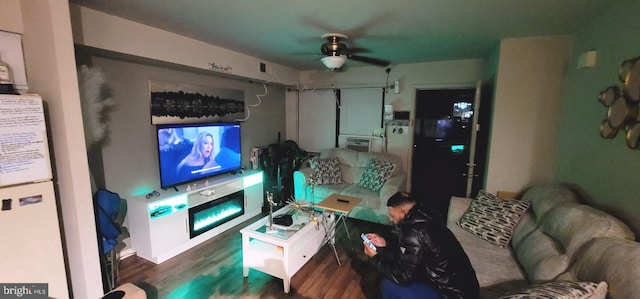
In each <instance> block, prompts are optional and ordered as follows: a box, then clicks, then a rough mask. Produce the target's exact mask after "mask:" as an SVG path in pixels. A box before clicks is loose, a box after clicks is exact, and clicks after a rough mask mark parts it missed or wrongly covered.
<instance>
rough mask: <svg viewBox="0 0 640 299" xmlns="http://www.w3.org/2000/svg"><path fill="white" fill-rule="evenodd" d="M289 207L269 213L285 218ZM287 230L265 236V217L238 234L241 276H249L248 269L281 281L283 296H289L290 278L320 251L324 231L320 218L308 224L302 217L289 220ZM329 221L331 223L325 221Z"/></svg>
mask: <svg viewBox="0 0 640 299" xmlns="http://www.w3.org/2000/svg"><path fill="white" fill-rule="evenodd" d="M290 211H291V207H289V206H286V207H283V208H281V209H280V210H278V211H276V212H274V213H273V215H274V216H277V215H282V214H286V213H288V212H290ZM292 217H293V218H294V221H293V224H292V225H291V226H289V227H283V226H277V225H276V228H277V231H276V232H269V233H267V226H269V216H266V217H264V218H262V219H260V220H258V221H256V222H254V223H252V224H250V225H249V226H247V227H245V228H243V229H242V230H240V233H241V234H242V275H243V276H244V277H248V276H249V269H255V270H258V271H260V272H264V273H266V274H269V275H272V276H274V277H278V278H281V279H282V283H283V285H284V292H285V293H289V290H290V283H291V277H292V276H293V275H294V274H296V272H298V270H300V268H302V266H303V265H304V264H306V263H307V262H308V261H309V260H310V259H311V258H312V257H313V256H314V255H315V254H316V253H317V252H318V250H319V249H320V248H321V247H322V245H323V244H324V242H326V239H325V230H324V227H323V221H325V220H324V219H323V218H322V217H319V218H320V219H318V220H317V222H310V221H309V215H308V214H306V213H299V212H298V213H296V214H294V215H293V216H292ZM326 221H331V220H326Z"/></svg>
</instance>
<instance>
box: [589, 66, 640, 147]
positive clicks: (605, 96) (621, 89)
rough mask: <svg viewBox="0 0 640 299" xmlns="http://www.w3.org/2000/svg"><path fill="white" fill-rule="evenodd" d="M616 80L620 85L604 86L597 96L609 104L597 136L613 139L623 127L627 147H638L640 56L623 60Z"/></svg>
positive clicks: (639, 129)
mask: <svg viewBox="0 0 640 299" xmlns="http://www.w3.org/2000/svg"><path fill="white" fill-rule="evenodd" d="M618 79H619V80H620V82H621V84H618V85H613V86H609V87H607V88H606V89H605V90H603V91H602V92H600V95H599V96H598V101H600V103H601V104H602V105H604V106H605V107H608V109H607V118H605V120H604V121H603V122H602V124H601V125H600V136H602V137H603V138H608V139H612V138H615V137H616V136H617V135H618V132H619V131H620V130H624V131H625V132H626V141H627V146H628V147H629V148H631V149H640V147H639V145H640V142H639V141H640V119H638V109H639V105H640V56H638V57H635V58H631V59H628V60H625V61H623V62H622V64H621V65H620V70H619V71H618Z"/></svg>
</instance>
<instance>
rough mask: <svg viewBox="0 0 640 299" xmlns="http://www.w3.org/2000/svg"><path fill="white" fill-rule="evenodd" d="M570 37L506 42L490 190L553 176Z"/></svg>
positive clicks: (498, 81) (501, 58)
mask: <svg viewBox="0 0 640 299" xmlns="http://www.w3.org/2000/svg"><path fill="white" fill-rule="evenodd" d="M571 46H572V39H571V38H570V37H567V36H556V37H533V38H517V39H506V40H502V42H501V44H500V54H499V55H500V56H499V63H498V73H497V78H496V88H495V96H494V107H493V124H492V130H491V141H490V152H489V164H488V173H487V182H486V189H487V190H488V191H489V192H496V191H497V190H510V191H519V190H520V189H522V188H523V187H525V186H527V185H529V184H531V183H535V182H547V181H552V180H553V165H554V162H555V148H556V142H557V141H556V140H557V136H558V128H559V122H560V113H561V111H560V110H561V101H562V95H563V88H564V81H565V76H566V72H567V67H568V59H569V57H570V55H571Z"/></svg>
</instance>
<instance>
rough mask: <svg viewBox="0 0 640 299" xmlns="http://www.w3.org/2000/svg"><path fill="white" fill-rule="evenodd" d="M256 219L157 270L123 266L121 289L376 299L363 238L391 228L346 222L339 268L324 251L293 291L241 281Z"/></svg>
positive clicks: (258, 279) (273, 283) (255, 276)
mask: <svg viewBox="0 0 640 299" xmlns="http://www.w3.org/2000/svg"><path fill="white" fill-rule="evenodd" d="M263 216H264V215H260V216H256V217H254V218H252V219H250V220H248V221H246V222H245V223H243V224H241V225H238V226H236V227H235V228H232V229H230V230H229V231H227V232H225V233H223V234H220V235H218V236H216V237H214V238H212V239H210V240H207V241H206V242H204V243H202V244H200V245H198V246H196V247H194V248H192V249H190V250H188V251H185V252H183V253H182V254H180V255H178V256H176V257H174V258H172V259H170V260H168V261H166V262H164V263H162V264H160V265H155V264H154V263H152V262H149V261H146V260H144V259H142V258H139V257H137V256H131V257H128V258H125V259H124V260H122V261H121V262H120V274H119V277H118V280H117V284H118V285H120V284H124V283H127V282H131V283H134V284H136V285H138V286H139V287H141V288H143V289H144V290H145V291H146V292H147V297H148V298H150V299H155V298H168V299H177V298H189V299H191V298H193V299H200V298H313V299H315V298H327V299H331V298H349V299H352V298H378V289H379V287H378V282H379V279H380V276H379V274H378V273H377V272H376V271H375V270H373V269H372V268H371V267H370V266H369V265H368V264H367V263H366V256H365V255H364V253H362V242H361V239H360V233H361V232H381V233H384V234H386V233H388V232H389V230H390V228H391V227H389V226H385V225H380V224H375V223H370V222H366V221H360V220H355V219H350V218H349V219H347V227H348V228H349V232H350V234H351V236H350V238H349V239H347V236H346V232H345V230H344V228H343V227H339V230H338V231H337V234H336V248H337V252H338V256H339V257H340V261H341V262H342V266H338V264H337V262H336V259H335V256H334V255H333V250H332V249H331V247H330V246H328V245H325V246H323V247H322V248H321V249H320V251H319V252H318V253H317V254H316V256H314V257H313V258H312V259H311V260H310V261H309V262H308V263H307V264H306V265H304V266H303V267H302V268H301V269H300V270H299V271H298V273H296V275H294V276H293V278H292V279H291V291H290V292H289V293H288V294H287V293H284V291H283V286H282V280H281V279H279V278H274V277H272V276H270V275H267V274H264V273H262V272H259V271H257V270H253V269H251V270H250V271H249V277H248V278H244V277H242V240H241V235H240V229H241V228H243V227H245V226H247V225H249V224H251V223H253V222H255V221H256V220H258V219H260V218H261V217H263Z"/></svg>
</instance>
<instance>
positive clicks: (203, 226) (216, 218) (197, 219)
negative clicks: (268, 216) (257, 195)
mask: <svg viewBox="0 0 640 299" xmlns="http://www.w3.org/2000/svg"><path fill="white" fill-rule="evenodd" d="M243 214H244V190H240V191H238V192H235V193H232V194H229V195H227V196H224V197H221V198H218V199H215V200H212V201H209V202H207V203H203V204H201V205H198V206H195V207H191V208H189V237H190V238H191V239H193V238H195V237H196V236H199V235H201V234H203V233H205V232H207V231H209V230H211V229H213V228H215V227H217V226H220V225H222V224H224V223H226V222H228V221H230V220H232V219H234V218H236V217H240V216H242V215H243Z"/></svg>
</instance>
